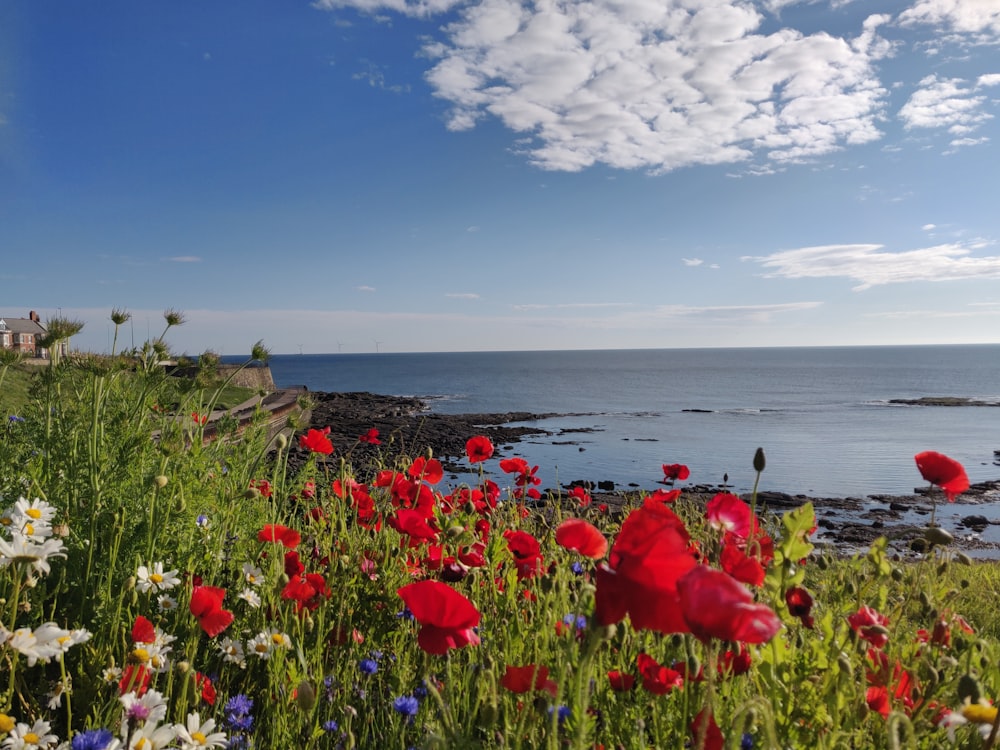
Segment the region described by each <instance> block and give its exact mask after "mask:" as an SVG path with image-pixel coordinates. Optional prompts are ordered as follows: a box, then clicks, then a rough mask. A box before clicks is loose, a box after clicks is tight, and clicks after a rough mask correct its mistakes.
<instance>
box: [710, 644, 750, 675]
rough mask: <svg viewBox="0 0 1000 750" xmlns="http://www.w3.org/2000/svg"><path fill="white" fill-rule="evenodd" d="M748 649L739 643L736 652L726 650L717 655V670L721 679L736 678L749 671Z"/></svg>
mask: <svg viewBox="0 0 1000 750" xmlns="http://www.w3.org/2000/svg"><path fill="white" fill-rule="evenodd" d="M750 664H751V658H750V649H748V648H747V645H746V644H745V643H741V644H740V646H739V648H738V649H737V650H736V651H733V650H732V649H727V650H726V651H723V652H722V653H721V654H719V663H718V667H717V668H718V670H719V675H720V676H721V677H736V676H737V675H741V674H746V673H747V672H749V671H750Z"/></svg>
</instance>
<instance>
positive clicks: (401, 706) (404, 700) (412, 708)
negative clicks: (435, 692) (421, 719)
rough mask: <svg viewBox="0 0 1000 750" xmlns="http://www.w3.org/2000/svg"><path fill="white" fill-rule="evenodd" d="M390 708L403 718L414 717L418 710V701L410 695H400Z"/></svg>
mask: <svg viewBox="0 0 1000 750" xmlns="http://www.w3.org/2000/svg"><path fill="white" fill-rule="evenodd" d="M392 707H393V708H394V709H396V711H397V712H398V713H401V714H403V716H416V715H417V711H418V710H419V709H420V701H418V700H417V699H416V698H414V697H413V696H412V695H401V696H399V697H398V698H396V700H394V701H393V702H392Z"/></svg>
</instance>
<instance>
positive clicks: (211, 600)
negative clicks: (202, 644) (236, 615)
mask: <svg viewBox="0 0 1000 750" xmlns="http://www.w3.org/2000/svg"><path fill="white" fill-rule="evenodd" d="M225 597H226V590H225V589H220V588H216V587H215V586H195V588H194V591H192V592H191V604H190V609H191V614H192V615H194V616H195V619H196V620H198V624H199V625H200V626H201V629H202V630H204V631H205V633H206V634H207V635H208V637H209V638H215V636H217V635H218V634H219V633H221V632H222V631H224V630H225V629H226V628H228V627H229V625H230V623H232V621H233V613H232V612H230V611H229V610H227V609H223V608H222V600H223V599H225Z"/></svg>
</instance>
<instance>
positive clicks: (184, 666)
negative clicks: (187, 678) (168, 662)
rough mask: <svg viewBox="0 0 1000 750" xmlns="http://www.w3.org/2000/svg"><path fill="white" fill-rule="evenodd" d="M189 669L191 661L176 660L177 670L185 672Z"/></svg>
mask: <svg viewBox="0 0 1000 750" xmlns="http://www.w3.org/2000/svg"><path fill="white" fill-rule="evenodd" d="M190 670H191V662H189V661H179V662H177V671H178V672H180V673H181V674H187V673H188V672H189V671H190Z"/></svg>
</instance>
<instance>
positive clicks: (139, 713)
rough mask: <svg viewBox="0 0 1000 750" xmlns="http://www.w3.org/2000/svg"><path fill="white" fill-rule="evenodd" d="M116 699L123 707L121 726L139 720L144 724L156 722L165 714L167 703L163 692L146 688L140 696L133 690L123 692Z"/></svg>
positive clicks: (136, 722)
mask: <svg viewBox="0 0 1000 750" xmlns="http://www.w3.org/2000/svg"><path fill="white" fill-rule="evenodd" d="M118 700H119V701H121V704H122V708H123V709H124V711H123V712H122V727H123V728H124V727H125V726H127V725H132V726H133V727H134V726H136V725H138V724H139V723H140V722H141V723H142V724H145V725H148V724H158V723H159V722H161V721H162V720H163V718H164V717H165V716H166V715H167V703H166V701H165V700H164V699H163V694H162V693H160V692H158V691H156V690H147V691H146V692H145V693H143V694H142V696H137V695H136V694H135V693H134V692H130V693H125V695H123V696H121V697H120V698H119V699H118ZM123 731H124V729H123ZM168 741H169V740H168Z"/></svg>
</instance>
